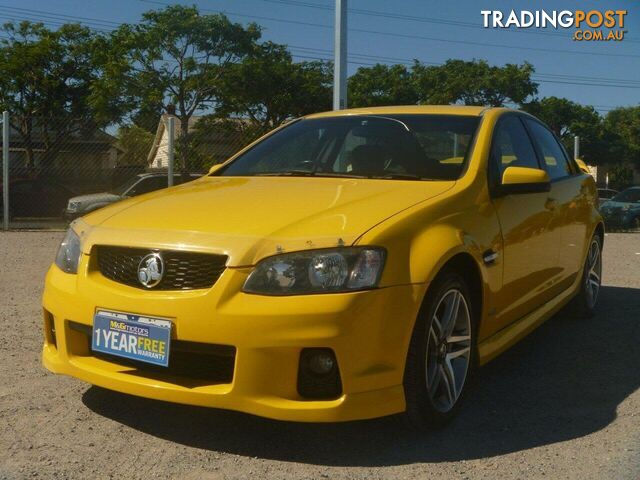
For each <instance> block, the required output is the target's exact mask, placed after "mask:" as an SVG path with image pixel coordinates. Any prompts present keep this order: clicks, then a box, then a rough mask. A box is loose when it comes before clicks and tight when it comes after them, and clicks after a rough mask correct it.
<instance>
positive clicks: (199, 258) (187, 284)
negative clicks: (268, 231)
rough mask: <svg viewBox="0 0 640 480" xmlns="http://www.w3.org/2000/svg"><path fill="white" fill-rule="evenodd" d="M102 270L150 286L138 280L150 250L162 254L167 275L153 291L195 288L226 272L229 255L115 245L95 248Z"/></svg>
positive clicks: (115, 277)
mask: <svg viewBox="0 0 640 480" xmlns="http://www.w3.org/2000/svg"><path fill="white" fill-rule="evenodd" d="M95 252H96V255H97V257H98V269H99V270H100V273H102V275H103V276H105V277H107V278H108V279H110V280H113V281H114V282H118V283H123V284H125V285H129V286H131V287H137V288H142V289H146V287H144V286H143V285H142V284H141V283H140V281H139V280H138V266H139V265H140V261H141V260H142V259H143V258H144V257H145V256H146V255H149V254H150V253H160V255H161V256H162V260H163V261H164V268H165V271H164V276H163V278H162V281H161V282H160V283H159V284H158V285H156V286H155V287H153V290H195V289H199V288H211V287H212V286H213V284H214V283H216V280H218V278H219V277H220V275H222V272H224V269H225V264H226V263H227V256H226V255H214V254H210V253H195V252H180V251H175V250H150V249H145V248H128V247H111V246H106V245H99V246H97V247H96V248H95Z"/></svg>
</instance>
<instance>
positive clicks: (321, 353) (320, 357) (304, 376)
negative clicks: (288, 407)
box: [298, 348, 342, 400]
mask: <svg viewBox="0 0 640 480" xmlns="http://www.w3.org/2000/svg"><path fill="white" fill-rule="evenodd" d="M298 393H299V394H300V396H301V397H303V398H308V399H317V400H328V399H333V398H338V397H339V396H340V395H341V394H342V382H341V380H340V370H339V368H338V362H337V361H336V356H335V354H334V353H333V350H331V349H330V348H304V349H303V350H302V351H301V352H300V365H299V368H298Z"/></svg>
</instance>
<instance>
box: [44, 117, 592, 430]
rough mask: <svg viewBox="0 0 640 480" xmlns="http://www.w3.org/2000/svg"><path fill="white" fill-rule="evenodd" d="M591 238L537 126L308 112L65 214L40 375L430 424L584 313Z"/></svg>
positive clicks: (555, 151) (578, 174)
mask: <svg viewBox="0 0 640 480" xmlns="http://www.w3.org/2000/svg"><path fill="white" fill-rule="evenodd" d="M603 240H604V227H603V222H602V219H601V217H600V214H599V213H598V196H597V191H596V186H595V183H594V180H593V179H592V177H591V176H590V175H588V174H586V173H585V172H584V171H582V170H581V169H580V167H579V165H578V164H577V163H576V162H574V160H573V159H571V158H570V157H569V156H568V155H567V153H566V151H565V150H564V148H563V147H562V145H561V144H560V143H559V142H558V140H557V139H556V138H555V137H554V135H553V134H552V133H551V131H550V130H549V129H548V128H547V127H546V126H545V125H544V124H542V123H541V122H539V121H538V120H536V119H535V118H534V117H532V116H530V115H527V114H525V113H522V112H519V111H514V110H509V109H503V108H482V107H460V106H446V107H434V106H417V107H380V108H369V109H353V110H344V111H339V112H328V113H320V114H315V115H310V116H307V117H305V118H302V119H299V120H295V121H292V122H289V123H288V124H286V125H284V126H282V127H280V128H278V129H276V130H275V131H273V132H271V133H270V134H268V135H266V136H265V137H263V138H261V139H259V140H258V141H256V142H254V143H253V144H252V145H250V146H248V147H247V148H245V149H244V150H242V151H241V152H239V153H238V154H236V155H235V156H234V157H232V158H230V159H229V160H228V161H227V162H225V163H223V164H221V165H216V166H214V167H212V169H211V171H210V173H209V175H207V176H205V177H203V178H202V179H199V180H196V181H193V182H190V183H188V184H184V185H180V186H177V187H173V188H171V189H168V190H164V191H159V192H153V193H149V194H146V195H142V196H139V197H135V198H131V199H128V200H125V201H123V202H119V203H117V204H114V205H112V206H108V207H106V208H103V209H101V210H99V211H96V212H94V213H91V214H89V215H87V216H85V217H82V218H81V219H78V220H76V221H75V222H74V223H73V224H72V225H71V227H70V229H69V231H68V232H67V234H66V236H65V238H64V240H63V242H62V244H61V245H60V248H59V251H58V253H57V256H56V259H55V262H54V264H53V265H52V266H51V268H50V270H49V272H48V274H47V277H46V286H45V291H44V297H43V307H44V329H45V343H44V349H43V361H44V365H45V366H46V368H48V369H49V370H51V371H52V372H55V373H59V374H66V375H71V376H73V377H77V378H79V379H81V380H84V381H86V382H88V383H91V384H94V385H98V386H101V387H104V388H107V389H112V390H116V391H119V392H124V393H127V394H133V395H138V396H142V397H147V398H152V399H159V400H166V401H170V402H178V403H184V404H191V405H200V406H207V407H216V408H224V409H232V410H239V411H243V412H248V413H251V414H256V415H260V416H265V417H270V418H274V419H282V420H292V421H312V422H317V421H319V422H325V421H328V422H332V421H343V420H354V419H366V418H372V417H379V416H384V415H390V414H396V413H401V412H404V413H405V416H406V417H407V418H408V419H410V420H411V421H412V422H413V423H415V424H416V425H424V426H435V425H439V424H442V423H444V422H446V421H447V420H448V419H449V418H451V417H452V415H454V413H455V412H456V410H457V409H458V407H459V405H460V403H461V400H462V398H463V397H464V394H465V390H466V386H467V384H468V383H469V382H468V379H469V377H470V375H471V374H472V372H473V371H474V370H475V369H476V368H477V367H478V366H481V365H483V364H485V363H487V362H488V361H489V360H491V359H493V358H494V357H496V356H497V355H498V354H500V353H501V352H503V351H504V350H505V349H507V348H509V347H510V346H512V345H513V344H514V343H515V342H517V341H518V340H520V339H522V338H523V337H524V336H525V335H527V334H528V333H529V332H531V331H532V330H533V329H534V328H535V327H537V326H538V325H540V324H541V323H542V322H543V321H545V320H546V319H547V318H549V317H550V316H552V315H553V314H554V313H555V312H557V311H558V310H559V309H561V308H562V307H564V306H565V305H567V304H570V306H569V308H572V309H574V310H575V311H577V312H579V313H580V314H582V315H589V314H591V313H592V312H593V310H594V308H595V306H596V301H597V299H598V292H599V288H600V276H601V269H602V260H601V251H602V245H603Z"/></svg>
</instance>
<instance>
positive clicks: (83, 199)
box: [64, 173, 201, 220]
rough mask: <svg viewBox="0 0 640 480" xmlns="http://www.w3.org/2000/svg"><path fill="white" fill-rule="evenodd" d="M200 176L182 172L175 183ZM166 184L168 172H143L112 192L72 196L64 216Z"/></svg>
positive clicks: (72, 216) (92, 208)
mask: <svg viewBox="0 0 640 480" xmlns="http://www.w3.org/2000/svg"><path fill="white" fill-rule="evenodd" d="M200 176H201V175H200V174H196V173H190V174H188V175H187V176H186V177H184V176H183V175H182V174H175V175H174V177H173V178H174V180H173V184H174V185H179V184H181V183H184V182H185V179H186V181H191V180H195V179H196V178H199V177H200ZM166 186H167V174H166V173H141V174H139V175H136V176H135V177H132V178H131V179H130V180H129V181H127V182H125V183H123V184H122V185H120V186H119V187H117V188H115V189H114V190H113V191H111V192H101V193H90V194H88V195H80V196H77V197H73V198H70V199H69V201H68V202H67V208H66V209H65V211H64V217H65V218H66V219H67V220H73V219H75V218H77V217H81V216H82V215H86V214H87V213H89V212H92V211H94V210H97V209H98V208H101V207H104V206H106V205H110V204H112V203H115V202H117V201H119V200H122V199H125V198H129V197H135V196H136V195H142V194H143V193H149V192H153V191H155V190H160V189H161V188H165V187H166Z"/></svg>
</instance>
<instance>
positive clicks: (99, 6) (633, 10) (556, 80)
mask: <svg viewBox="0 0 640 480" xmlns="http://www.w3.org/2000/svg"><path fill="white" fill-rule="evenodd" d="M169 2H171V3H183V4H186V5H193V4H195V5H197V6H198V7H199V8H200V10H201V11H202V12H203V13H210V12H223V13H226V14H227V15H228V16H229V17H230V18H231V19H232V20H233V21H236V22H240V23H243V24H246V23H248V22H256V23H258V24H259V25H261V26H262V28H263V39H265V40H271V41H274V42H277V43H283V44H287V45H288V46H289V47H290V49H291V52H292V53H293V54H294V56H295V58H296V59H299V60H303V59H311V58H332V55H333V53H332V51H333V19H334V13H333V5H334V1H333V0H188V1H184V0H176V1H171V0H46V1H45V0H21V1H20V2H17V1H15V0H13V1H8V0H0V22H3V23H4V22H5V21H11V20H20V19H29V20H34V21H43V22H44V23H48V24H49V25H50V26H52V27H55V26H57V25H59V24H60V22H63V21H65V20H69V21H80V22H81V23H85V24H86V25H87V26H90V27H93V28H96V29H102V30H108V29H111V28H114V27H115V26H117V25H118V24H120V23H123V22H126V23H134V22H136V21H138V20H139V19H140V16H141V14H142V13H143V12H145V11H147V10H151V9H159V8H162V4H163V3H169ZM349 8H350V9H352V10H353V11H351V12H349V14H348V31H349V33H348V55H349V62H350V63H349V74H351V73H353V72H355V71H356V69H357V68H359V67H361V66H363V65H369V64H372V63H376V62H380V63H390V64H391V63H403V62H405V63H407V62H408V63H411V62H412V60H413V59H418V60H420V61H422V62H424V63H428V64H431V63H432V64H440V63H443V62H445V61H446V60H447V59H449V58H455V59H463V60H472V59H484V60H487V61H488V62H489V63H490V64H492V65H504V64H505V63H522V62H524V61H528V62H530V63H531V64H533V65H534V67H535V70H536V75H535V77H534V78H535V80H536V81H537V82H538V83H539V84H540V85H539V88H538V90H539V96H540V97H543V96H551V95H555V96H558V97H566V98H568V99H570V100H573V101H575V102H578V103H581V104H588V105H594V106H595V108H596V109H597V110H598V111H599V112H601V113H602V114H606V112H607V111H609V110H611V109H612V108H615V107H618V106H631V105H638V104H640V4H639V3H638V2H636V1H633V0H617V1H611V0H602V1H574V0H540V1H536V2H524V1H518V2H515V1H507V0H492V1H490V2H488V1H486V0H481V1H478V0H454V1H442V0H440V1H432V0H395V1H389V0H349ZM512 8H513V9H515V10H516V11H518V10H542V9H546V10H549V11H551V10H554V9H555V10H576V9H581V10H586V11H588V10H591V9H599V10H606V9H612V10H627V11H628V14H627V16H626V18H625V30H627V32H626V35H625V40H623V41H622V42H576V41H574V40H573V39H572V38H571V33H572V31H573V29H569V30H564V29H559V30H553V29H546V30H536V29H528V30H526V31H515V29H513V28H512V29H509V30H504V29H496V30H494V29H485V28H483V27H482V16H481V14H480V11H481V10H501V11H503V12H506V13H507V14H508V12H509V11H510V10H511V9H512ZM372 12H373V14H372ZM385 14H391V17H390V16H389V15H385ZM79 17H82V18H79ZM398 17H401V18H398Z"/></svg>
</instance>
